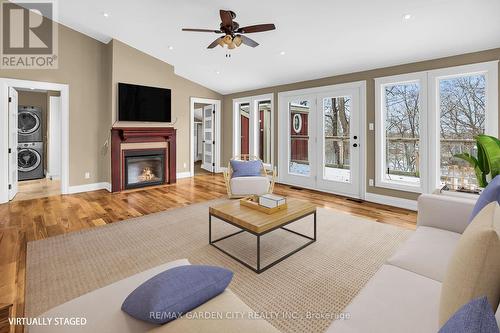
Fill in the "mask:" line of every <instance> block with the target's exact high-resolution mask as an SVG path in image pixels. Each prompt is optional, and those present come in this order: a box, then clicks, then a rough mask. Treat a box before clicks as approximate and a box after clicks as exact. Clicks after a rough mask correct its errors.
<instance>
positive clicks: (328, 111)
mask: <svg viewBox="0 0 500 333" xmlns="http://www.w3.org/2000/svg"><path fill="white" fill-rule="evenodd" d="M351 110H352V97H351V96H341V97H327V98H323V131H324V133H323V140H324V141H323V145H324V151H323V161H324V165H323V178H324V179H326V180H335V181H339V182H346V183H349V182H351V169H350V157H351V150H350V146H351V137H350V134H349V129H350V122H351Z"/></svg>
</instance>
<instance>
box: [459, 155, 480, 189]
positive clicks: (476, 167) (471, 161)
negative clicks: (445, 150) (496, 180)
mask: <svg viewBox="0 0 500 333" xmlns="http://www.w3.org/2000/svg"><path fill="white" fill-rule="evenodd" d="M454 156H455V157H457V158H461V159H462V160H464V161H467V162H469V164H470V165H472V166H473V167H474V173H475V174H476V179H477V183H478V185H479V186H480V187H486V185H488V182H487V181H486V175H487V173H485V172H484V170H483V165H481V164H480V163H479V161H478V159H476V158H475V157H474V156H472V155H471V154H469V153H461V154H456V155H454Z"/></svg>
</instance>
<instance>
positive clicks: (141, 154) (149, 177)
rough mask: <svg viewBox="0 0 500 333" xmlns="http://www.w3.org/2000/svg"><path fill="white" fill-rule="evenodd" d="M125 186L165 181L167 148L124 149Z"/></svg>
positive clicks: (136, 186) (134, 186) (148, 184)
mask: <svg viewBox="0 0 500 333" xmlns="http://www.w3.org/2000/svg"><path fill="white" fill-rule="evenodd" d="M123 157H124V166H123V169H124V179H123V180H124V188H125V189H132V188H138V187H144V186H151V185H161V184H163V183H164V182H165V150H164V149H144V150H125V151H124V156H123Z"/></svg>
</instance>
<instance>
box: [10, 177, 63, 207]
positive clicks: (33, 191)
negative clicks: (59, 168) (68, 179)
mask: <svg viewBox="0 0 500 333" xmlns="http://www.w3.org/2000/svg"><path fill="white" fill-rule="evenodd" d="M17 192H18V193H17V195H16V196H15V198H14V201H21V200H31V199H38V198H45V197H51V196H54V195H59V194H61V181H60V180H51V179H48V178H42V179H35V180H24V181H20V182H19V183H18V191H17Z"/></svg>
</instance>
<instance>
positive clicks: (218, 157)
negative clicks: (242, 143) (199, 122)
mask: <svg viewBox="0 0 500 333" xmlns="http://www.w3.org/2000/svg"><path fill="white" fill-rule="evenodd" d="M195 103H200V104H214V105H215V124H214V126H215V156H214V162H215V172H222V169H221V166H220V163H221V162H220V160H221V115H222V112H221V105H222V102H221V100H219V99H210V98H200V97H191V98H190V108H189V142H190V144H189V177H193V176H194V157H193V156H194V104H195Z"/></svg>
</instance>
